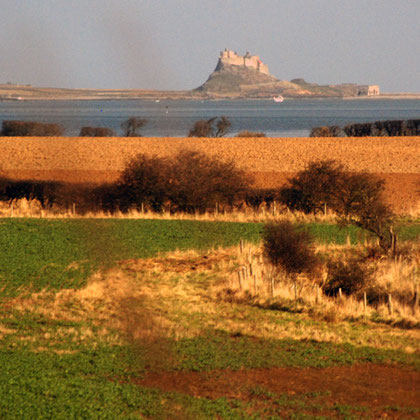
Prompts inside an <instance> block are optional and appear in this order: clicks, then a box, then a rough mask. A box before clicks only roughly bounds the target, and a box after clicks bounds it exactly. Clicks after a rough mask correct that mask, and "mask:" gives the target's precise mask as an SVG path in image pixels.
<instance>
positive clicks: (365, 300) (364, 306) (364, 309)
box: [363, 292, 367, 312]
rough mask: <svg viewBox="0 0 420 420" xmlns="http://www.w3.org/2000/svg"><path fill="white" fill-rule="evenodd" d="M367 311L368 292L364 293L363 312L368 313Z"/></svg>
mask: <svg viewBox="0 0 420 420" xmlns="http://www.w3.org/2000/svg"><path fill="white" fill-rule="evenodd" d="M366 309H367V296H366V292H364V293H363V311H364V312H366Z"/></svg>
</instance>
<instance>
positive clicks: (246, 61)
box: [216, 48, 270, 74]
mask: <svg viewBox="0 0 420 420" xmlns="http://www.w3.org/2000/svg"><path fill="white" fill-rule="evenodd" d="M220 64H228V65H231V66H244V67H248V68H253V69H255V70H258V71H259V72H260V73H264V74H270V73H269V71H268V66H267V65H266V64H264V63H263V62H262V61H261V60H260V57H258V55H251V54H250V53H249V52H247V53H246V54H245V55H238V54H237V53H236V52H235V51H232V50H228V49H227V48H225V50H224V51H221V52H220V57H219V63H218V67H220ZM216 69H217V67H216Z"/></svg>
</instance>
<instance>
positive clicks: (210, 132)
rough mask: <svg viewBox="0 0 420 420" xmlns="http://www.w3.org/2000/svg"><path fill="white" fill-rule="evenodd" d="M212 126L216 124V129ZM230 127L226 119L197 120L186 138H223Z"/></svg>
mask: <svg viewBox="0 0 420 420" xmlns="http://www.w3.org/2000/svg"><path fill="white" fill-rule="evenodd" d="M214 124H216V127H214ZM231 125H232V124H231V122H230V121H229V120H228V119H227V117H220V118H219V119H217V118H216V117H214V118H210V119H209V120H199V121H196V122H195V123H194V126H193V128H191V130H190V131H189V132H188V137H223V136H224V135H226V133H227V131H228V129H229V127H230V126H231Z"/></svg>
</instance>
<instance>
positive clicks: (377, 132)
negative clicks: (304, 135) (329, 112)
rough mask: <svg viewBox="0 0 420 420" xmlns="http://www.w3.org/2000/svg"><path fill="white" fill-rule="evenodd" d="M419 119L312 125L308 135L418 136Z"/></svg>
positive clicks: (419, 131)
mask: <svg viewBox="0 0 420 420" xmlns="http://www.w3.org/2000/svg"><path fill="white" fill-rule="evenodd" d="M419 135H420V119H416V120H387V121H375V122H366V123H354V124H347V125H346V126H345V127H343V128H341V127H339V126H337V125H332V126H322V127H314V128H312V130H311V132H310V135H309V136H310V137H346V136H347V137H394V136H419Z"/></svg>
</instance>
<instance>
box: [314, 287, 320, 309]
mask: <svg viewBox="0 0 420 420" xmlns="http://www.w3.org/2000/svg"><path fill="white" fill-rule="evenodd" d="M315 287H316V296H315V303H316V304H317V305H318V303H319V301H320V299H319V286H315Z"/></svg>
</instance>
